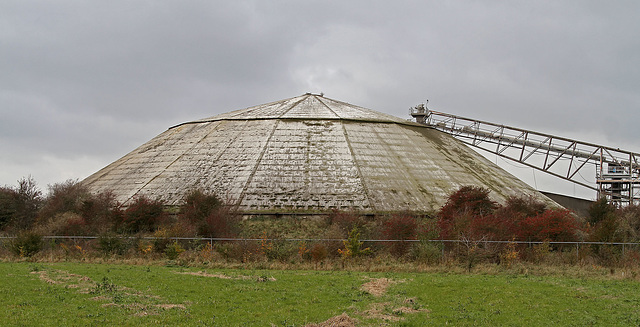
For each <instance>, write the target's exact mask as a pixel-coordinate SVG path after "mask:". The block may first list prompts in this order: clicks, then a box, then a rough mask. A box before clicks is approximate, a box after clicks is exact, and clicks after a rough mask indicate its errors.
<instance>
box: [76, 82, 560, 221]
mask: <svg viewBox="0 0 640 327" xmlns="http://www.w3.org/2000/svg"><path fill="white" fill-rule="evenodd" d="M83 183H85V184H86V185H87V186H89V187H90V189H91V190H93V191H95V192H98V191H105V190H110V191H112V192H114V194H115V195H116V196H117V199H118V200H119V201H120V202H121V203H123V204H125V205H126V204H128V202H129V201H131V199H133V198H135V196H137V195H145V196H148V197H151V198H158V199H160V200H162V201H164V202H165V203H166V204H168V205H177V204H180V202H181V201H182V199H183V197H184V194H185V193H187V192H188V191H190V190H193V189H203V190H207V191H212V192H215V193H216V194H218V195H219V196H220V197H222V198H225V199H227V200H229V201H233V202H235V203H237V204H238V205H239V206H240V208H242V209H243V210H245V211H246V212H249V213H274V212H276V213H285V212H316V211H323V210H327V209H357V210H362V211H372V212H374V211H376V212H377V211H399V210H418V211H433V210H436V209H437V208H439V207H440V206H441V205H443V204H444V202H445V201H446V198H447V196H448V195H449V194H450V193H451V192H453V191H455V190H457V189H458V188H459V187H460V186H463V185H477V186H482V187H486V188H488V189H490V190H491V191H492V192H491V196H492V197H493V198H494V199H495V200H497V201H499V202H502V201H504V199H505V198H506V197H507V196H510V195H522V194H524V195H531V196H534V197H537V198H539V199H540V200H543V201H546V202H551V201H550V200H549V199H548V198H546V197H544V196H543V195H542V194H540V193H538V192H537V191H535V190H534V189H532V188H531V187H529V186H528V185H527V184H525V183H524V182H522V181H520V180H518V179H517V178H515V177H514V176H512V175H510V174H509V173H507V172H506V171H504V170H502V169H501V168H499V167H498V166H496V165H494V164H493V163H491V162H490V161H488V160H486V159H485V158H484V157H482V156H480V155H479V154H477V153H476V152H475V151H473V150H471V149H469V148H468V147H467V146H466V145H464V144H462V143H461V142H460V141H458V140H456V139H454V138H452V137H451V136H449V135H447V134H444V133H441V132H439V131H436V130H434V129H431V128H429V127H427V126H424V125H420V124H417V123H412V122H409V121H407V120H403V119H401V118H397V117H394V116H391V115H387V114H383V113H380V112H376V111H373V110H370V109H366V108H362V107H358V106H354V105H351V104H348V103H344V102H340V101H336V100H333V99H329V98H326V97H324V96H322V95H316V94H310V93H307V94H304V95H301V96H298V97H294V98H290V99H285V100H281V101H276V102H272V103H268V104H263V105H258V106H254V107H250V108H247V109H243V110H238V111H233V112H229V113H225V114H221V115H217V116H213V117H210V118H205V119H201V120H196V121H192V122H187V123H183V124H179V125H176V126H173V127H171V128H169V129H168V130H167V131H165V132H164V133H162V134H160V135H158V136H156V137H155V138H153V139H151V140H150V141H149V142H147V143H146V144H143V145H142V146H140V147H139V148H137V149H135V150H134V151H132V152H131V153H129V154H127V155H125V156H124V157H122V158H121V159H119V160H117V161H115V162H114V163H112V164H110V165H108V166H107V167H105V168H103V169H102V170H100V171H98V172H97V173H95V174H93V175H91V176H89V177H88V178H87V179H85V180H84V181H83Z"/></svg>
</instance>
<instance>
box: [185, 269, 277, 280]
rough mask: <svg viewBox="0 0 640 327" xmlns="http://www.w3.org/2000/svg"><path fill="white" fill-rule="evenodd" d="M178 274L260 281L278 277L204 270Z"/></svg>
mask: <svg viewBox="0 0 640 327" xmlns="http://www.w3.org/2000/svg"><path fill="white" fill-rule="evenodd" d="M176 274H181V275H193V276H200V277H210V278H220V279H235V280H255V281H258V282H275V281H276V279H275V278H273V277H266V276H243V275H239V276H227V275H224V274H210V273H207V272H204V271H198V272H176Z"/></svg>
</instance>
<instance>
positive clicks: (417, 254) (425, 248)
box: [409, 240, 444, 264]
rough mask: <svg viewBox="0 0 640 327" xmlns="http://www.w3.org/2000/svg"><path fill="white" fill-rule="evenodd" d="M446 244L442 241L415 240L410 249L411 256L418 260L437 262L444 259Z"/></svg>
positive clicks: (429, 262) (430, 262)
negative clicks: (443, 253)
mask: <svg viewBox="0 0 640 327" xmlns="http://www.w3.org/2000/svg"><path fill="white" fill-rule="evenodd" d="M443 247H444V245H443V243H441V242H429V241H427V240H420V241H419V242H414V243H413V244H412V246H411V249H410V250H409V257H410V258H411V259H412V260H414V261H417V262H421V263H427V264H437V263H438V262H440V260H442V249H443Z"/></svg>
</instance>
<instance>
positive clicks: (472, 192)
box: [438, 186, 498, 239]
mask: <svg viewBox="0 0 640 327" xmlns="http://www.w3.org/2000/svg"><path fill="white" fill-rule="evenodd" d="M496 208H498V205H497V204H496V203H495V202H494V201H492V200H491V199H490V198H489V190H488V189H485V188H481V187H477V186H463V187H461V188H460V189H459V190H458V191H456V192H454V193H452V194H451V195H450V196H449V198H448V199H447V202H446V203H445V205H444V206H443V207H442V208H440V211H438V226H439V227H440V236H441V237H442V238H444V239H452V238H458V237H459V236H460V235H461V234H464V233H467V232H468V231H469V228H470V225H471V223H472V221H473V220H474V219H477V218H478V217H484V216H488V215H490V214H492V213H493V211H494V210H495V209H496Z"/></svg>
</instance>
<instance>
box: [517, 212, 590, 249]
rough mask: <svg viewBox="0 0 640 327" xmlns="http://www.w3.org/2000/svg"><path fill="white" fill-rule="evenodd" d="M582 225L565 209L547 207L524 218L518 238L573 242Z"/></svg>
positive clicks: (576, 238)
mask: <svg viewBox="0 0 640 327" xmlns="http://www.w3.org/2000/svg"><path fill="white" fill-rule="evenodd" d="M581 229H582V226H581V224H580V222H579V221H578V219H577V217H576V216H575V215H574V214H573V213H572V212H571V211H569V210H566V209H549V210H546V211H545V212H543V213H542V214H539V215H537V216H535V217H527V218H525V219H524V220H523V221H522V223H521V225H520V229H519V234H520V235H519V239H521V240H526V241H540V242H541V241H552V242H574V241H577V240H578V233H579V232H580V231H581Z"/></svg>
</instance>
